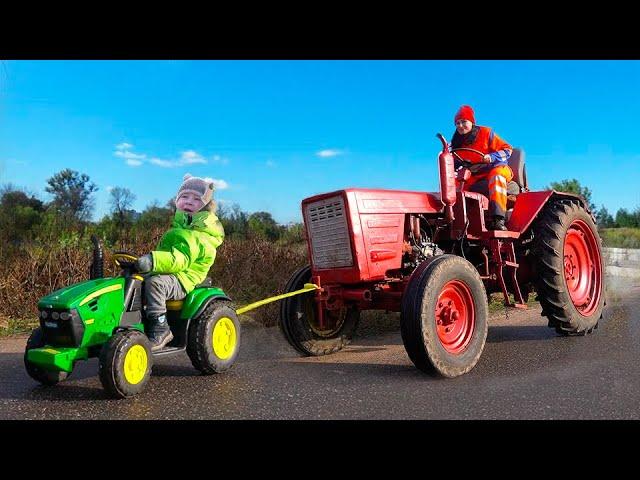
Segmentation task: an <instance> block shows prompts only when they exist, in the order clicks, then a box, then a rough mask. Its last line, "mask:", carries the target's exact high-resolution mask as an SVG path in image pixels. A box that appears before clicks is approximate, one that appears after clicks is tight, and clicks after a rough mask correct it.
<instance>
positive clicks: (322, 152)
mask: <svg viewBox="0 0 640 480" xmlns="http://www.w3.org/2000/svg"><path fill="white" fill-rule="evenodd" d="M341 154H342V151H341V150H335V149H327V150H320V151H319V152H316V155H317V156H318V157H320V158H329V157H335V156H337V155H341Z"/></svg>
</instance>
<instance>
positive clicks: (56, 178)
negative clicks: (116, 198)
mask: <svg viewBox="0 0 640 480" xmlns="http://www.w3.org/2000/svg"><path fill="white" fill-rule="evenodd" d="M47 185H48V186H47V187H46V188H45V190H46V191H47V192H49V193H50V194H52V195H53V201H52V202H51V204H50V206H51V207H52V208H53V209H55V210H56V211H57V212H59V213H60V214H61V215H62V217H63V218H64V219H65V221H69V222H73V221H77V222H83V221H87V220H89V219H90V218H91V212H92V210H93V198H92V197H91V195H92V194H93V193H94V192H96V191H97V190H98V187H97V186H96V185H95V184H94V183H92V182H90V181H89V176H88V175H87V174H85V173H78V172H76V171H75V170H71V169H69V168H66V169H64V170H62V171H60V172H58V173H56V174H55V175H53V176H52V177H51V178H49V179H48V180H47Z"/></svg>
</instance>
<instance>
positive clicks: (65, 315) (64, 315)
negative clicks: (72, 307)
mask: <svg viewBox="0 0 640 480" xmlns="http://www.w3.org/2000/svg"><path fill="white" fill-rule="evenodd" d="M70 318H71V312H60V320H69V319H70Z"/></svg>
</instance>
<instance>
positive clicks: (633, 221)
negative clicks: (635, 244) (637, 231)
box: [616, 208, 640, 228]
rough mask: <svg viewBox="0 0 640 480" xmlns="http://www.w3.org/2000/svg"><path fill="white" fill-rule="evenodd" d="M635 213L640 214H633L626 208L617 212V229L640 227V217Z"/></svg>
mask: <svg viewBox="0 0 640 480" xmlns="http://www.w3.org/2000/svg"><path fill="white" fill-rule="evenodd" d="M635 213H640V212H639V211H638V210H636V212H634V213H631V212H629V211H628V210H627V209H626V208H621V209H619V210H618V211H617V212H616V227H628V228H637V227H640V218H638V217H639V216H640V215H636V214H635Z"/></svg>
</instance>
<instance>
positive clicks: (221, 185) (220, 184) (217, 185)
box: [212, 178, 229, 190]
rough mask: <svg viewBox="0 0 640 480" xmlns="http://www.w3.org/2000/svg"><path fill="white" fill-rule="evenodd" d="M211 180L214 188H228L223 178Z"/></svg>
mask: <svg viewBox="0 0 640 480" xmlns="http://www.w3.org/2000/svg"><path fill="white" fill-rule="evenodd" d="M212 181H213V186H214V187H215V189H216V190H226V189H228V188H229V184H228V183H227V182H225V181H224V180H217V179H215V178H213V179H212Z"/></svg>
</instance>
